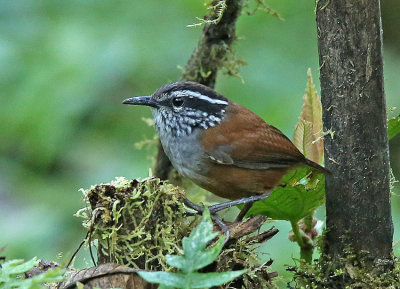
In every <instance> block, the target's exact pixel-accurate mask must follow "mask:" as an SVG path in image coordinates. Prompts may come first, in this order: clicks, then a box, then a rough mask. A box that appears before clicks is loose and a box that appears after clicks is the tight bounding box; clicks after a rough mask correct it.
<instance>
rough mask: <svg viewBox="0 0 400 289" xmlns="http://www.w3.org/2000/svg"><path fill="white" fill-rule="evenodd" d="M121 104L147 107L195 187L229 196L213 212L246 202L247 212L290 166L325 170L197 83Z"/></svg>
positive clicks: (184, 83)
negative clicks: (226, 200)
mask: <svg viewBox="0 0 400 289" xmlns="http://www.w3.org/2000/svg"><path fill="white" fill-rule="evenodd" d="M123 104H129V105H142V106H149V107H151V109H152V114H153V118H154V124H155V127H156V131H157V133H158V135H159V138H160V141H161V144H162V147H163V149H164V151H165V153H166V155H167V157H168V158H169V160H170V161H171V163H172V165H173V167H174V168H175V169H176V170H177V171H178V172H179V173H180V174H181V175H182V176H184V177H187V178H189V179H190V180H192V181H193V182H194V183H195V184H197V185H198V186H200V187H202V188H204V189H206V190H208V191H210V192H211V193H213V194H215V195H217V196H219V197H222V198H225V199H229V200H231V201H230V202H226V203H223V204H225V205H222V206H218V205H215V206H211V207H210V208H212V209H214V212H215V211H219V210H221V209H224V208H227V207H230V206H233V205H237V204H247V205H246V210H248V209H249V208H250V207H251V205H252V204H253V202H254V201H257V200H261V199H264V198H267V197H268V196H269V195H270V193H271V191H272V190H273V188H274V187H276V186H277V185H278V184H279V183H280V181H281V179H282V177H283V176H284V175H285V174H286V173H287V172H288V171H289V170H291V169H293V168H296V167H299V166H309V167H311V168H313V169H314V170H316V171H318V172H321V173H325V174H326V173H329V172H328V171H327V170H326V169H325V168H324V167H322V166H320V165H319V164H317V163H315V162H313V161H311V160H309V159H307V158H306V157H305V156H304V155H303V154H302V153H301V152H300V151H299V150H298V149H297V148H296V146H295V145H294V144H293V143H292V142H291V141H290V139H289V138H287V137H286V136H285V135H284V134H283V133H282V132H281V131H280V130H279V129H277V128H275V127H274V126H272V125H270V124H268V123H266V122H265V121H264V120H263V119H262V118H261V117H260V116H258V115H257V114H255V113H254V112H252V111H250V110H249V109H247V108H246V107H244V106H242V105H240V104H238V103H235V102H233V101H232V100H230V99H228V98H226V97H225V96H223V95H222V94H220V93H218V92H216V91H215V90H214V89H212V88H210V87H208V86H205V85H202V84H200V83H196V82H191V81H180V82H174V83H169V84H166V85H163V86H161V87H160V88H158V89H157V90H156V91H155V92H154V93H153V94H152V95H150V96H136V97H131V98H128V99H125V100H124V101H123ZM189 203H190V204H192V205H193V206H194V204H193V203H191V202H189ZM194 207H196V206H194ZM196 208H197V209H199V207H198V206H197V207H196ZM241 214H242V215H243V212H242V213H241Z"/></svg>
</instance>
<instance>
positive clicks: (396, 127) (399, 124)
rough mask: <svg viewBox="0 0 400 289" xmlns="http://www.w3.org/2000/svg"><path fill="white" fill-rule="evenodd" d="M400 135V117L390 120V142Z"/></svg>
mask: <svg viewBox="0 0 400 289" xmlns="http://www.w3.org/2000/svg"><path fill="white" fill-rule="evenodd" d="M399 133H400V115H398V116H396V117H393V118H391V119H389V120H388V137H389V140H391V139H392V138H394V137H395V136H396V135H397V134H399Z"/></svg>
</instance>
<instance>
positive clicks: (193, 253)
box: [139, 210, 247, 289]
mask: <svg viewBox="0 0 400 289" xmlns="http://www.w3.org/2000/svg"><path fill="white" fill-rule="evenodd" d="M217 235H218V233H216V232H213V224H212V222H211V218H210V212H209V211H208V210H205V211H204V213H203V219H202V221H201V223H200V224H199V225H198V226H197V227H195V228H194V229H193V230H192V232H191V233H190V236H189V237H185V238H183V240H182V246H183V255H182V256H179V255H167V256H166V261H167V264H168V265H170V266H172V267H175V268H178V269H180V270H181V272H179V273H171V272H145V271H141V272H139V275H140V276H141V277H142V278H143V279H145V280H146V281H148V282H151V283H159V284H161V285H162V286H166V287H172V288H185V289H189V288H210V287H213V286H219V285H222V284H224V283H227V282H230V281H232V280H233V279H235V278H236V277H238V276H240V275H242V274H243V273H245V272H246V271H247V270H238V271H230V272H222V273H219V272H218V273H216V272H212V273H198V272H196V271H197V270H199V269H201V268H204V267H206V266H207V265H210V264H211V263H213V262H214V261H215V259H216V258H217V257H218V255H219V253H220V252H221V250H222V247H223V245H224V240H225V238H224V237H221V238H219V239H218V241H217V242H216V243H215V244H214V246H212V247H211V248H207V244H208V243H209V242H211V241H212V240H214V239H215V238H216V237H217ZM163 288H165V287H163Z"/></svg>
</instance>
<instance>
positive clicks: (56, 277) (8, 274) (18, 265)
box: [0, 258, 64, 289]
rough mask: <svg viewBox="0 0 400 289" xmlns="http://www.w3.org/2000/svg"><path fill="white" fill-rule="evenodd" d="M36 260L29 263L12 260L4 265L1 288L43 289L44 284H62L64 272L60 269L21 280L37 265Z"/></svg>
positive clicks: (0, 273)
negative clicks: (23, 275)
mask: <svg viewBox="0 0 400 289" xmlns="http://www.w3.org/2000/svg"><path fill="white" fill-rule="evenodd" d="M37 262H38V261H37V260H36V258H33V259H31V260H29V261H27V262H24V261H23V260H10V261H7V262H5V263H4V264H2V268H1V270H0V288H1V289H3V288H20V289H41V288H44V286H42V284H43V283H49V282H60V281H63V280H64V277H63V276H62V275H63V273H64V271H63V270H60V268H56V269H53V270H49V271H46V272H43V273H42V274H39V275H36V276H34V277H32V278H29V279H23V278H20V275H22V274H24V273H25V272H27V271H29V270H31V269H32V268H33V267H34V266H35V265H36V264H37Z"/></svg>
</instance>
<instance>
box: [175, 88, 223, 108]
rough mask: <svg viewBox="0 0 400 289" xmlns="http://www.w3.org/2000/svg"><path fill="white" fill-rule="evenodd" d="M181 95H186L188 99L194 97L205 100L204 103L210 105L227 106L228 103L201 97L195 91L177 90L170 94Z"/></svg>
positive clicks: (201, 95)
mask: <svg viewBox="0 0 400 289" xmlns="http://www.w3.org/2000/svg"><path fill="white" fill-rule="evenodd" d="M181 94H184V95H188V96H189V97H190V96H194V97H197V98H198V99H201V100H205V101H207V102H209V103H212V104H223V105H228V102H227V101H225V100H221V99H212V98H210V97H208V96H205V95H203V94H201V93H199V92H195V91H191V90H178V91H174V92H173V93H172V95H173V96H177V95H181Z"/></svg>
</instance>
